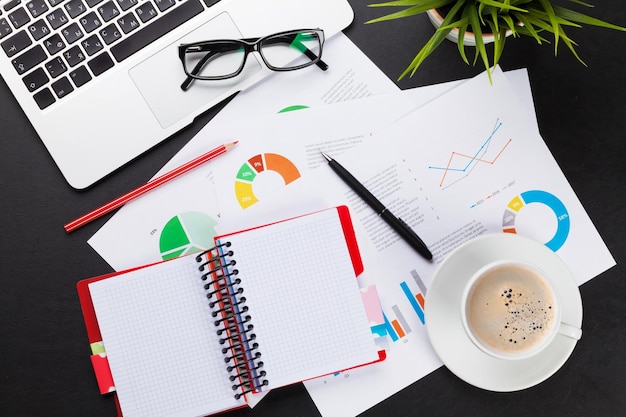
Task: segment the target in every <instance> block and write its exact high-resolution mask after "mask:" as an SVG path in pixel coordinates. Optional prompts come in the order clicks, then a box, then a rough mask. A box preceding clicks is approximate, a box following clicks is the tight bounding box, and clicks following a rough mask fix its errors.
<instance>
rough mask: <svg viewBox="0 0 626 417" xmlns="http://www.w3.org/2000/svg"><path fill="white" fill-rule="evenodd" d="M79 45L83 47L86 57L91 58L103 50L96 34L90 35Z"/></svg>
mask: <svg viewBox="0 0 626 417" xmlns="http://www.w3.org/2000/svg"><path fill="white" fill-rule="evenodd" d="M80 44H81V45H83V48H84V49H85V52H87V55H89V56H92V55H93V54H95V53H96V52H99V51H100V50H101V49H102V48H104V45H102V41H100V38H98V35H96V34H93V35H91V36H90V37H88V38H87V39H85V40H84V41H82V42H81V43H80Z"/></svg>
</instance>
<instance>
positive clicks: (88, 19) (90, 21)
mask: <svg viewBox="0 0 626 417" xmlns="http://www.w3.org/2000/svg"><path fill="white" fill-rule="evenodd" d="M80 24H81V25H83V29H85V32H87V33H89V32H93V31H94V30H96V29H98V28H99V27H100V26H102V22H101V21H100V19H99V18H98V15H97V14H96V12H90V13H88V14H86V15H85V16H83V17H81V18H80Z"/></svg>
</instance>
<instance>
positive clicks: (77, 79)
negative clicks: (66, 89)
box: [69, 65, 91, 88]
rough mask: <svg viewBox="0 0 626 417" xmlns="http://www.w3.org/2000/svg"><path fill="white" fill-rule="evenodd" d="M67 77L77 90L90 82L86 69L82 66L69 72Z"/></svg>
mask: <svg viewBox="0 0 626 417" xmlns="http://www.w3.org/2000/svg"><path fill="white" fill-rule="evenodd" d="M69 75H70V78H71V79H72V81H74V85H75V86H76V87H77V88H78V87H82V86H83V85H85V84H87V83H88V82H89V81H91V75H89V71H87V68H85V66H84V65H81V66H80V67H78V68H76V69H75V70H73V71H72V72H70V74H69Z"/></svg>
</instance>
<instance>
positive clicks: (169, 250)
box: [159, 211, 217, 260]
mask: <svg viewBox="0 0 626 417" xmlns="http://www.w3.org/2000/svg"><path fill="white" fill-rule="evenodd" d="M216 224H217V221H215V220H214V219H213V218H212V217H211V216H208V215H206V214H204V213H200V212H195V211H191V212H186V213H181V214H178V215H176V216H174V217H172V218H171V219H170V220H169V221H168V222H167V223H166V224H165V226H163V230H162V231H161V236H160V238H159V250H160V252H161V258H162V259H164V260H167V259H172V258H176V257H179V256H182V255H188V254H190V253H195V252H200V251H202V250H206V249H208V248H210V247H212V246H213V244H214V242H213V237H214V236H215V234H216V233H215V225H216Z"/></svg>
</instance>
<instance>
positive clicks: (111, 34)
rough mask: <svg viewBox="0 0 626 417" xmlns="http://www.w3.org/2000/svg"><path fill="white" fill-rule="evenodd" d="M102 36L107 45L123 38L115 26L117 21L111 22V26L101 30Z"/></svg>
mask: <svg viewBox="0 0 626 417" xmlns="http://www.w3.org/2000/svg"><path fill="white" fill-rule="evenodd" d="M100 36H102V40H104V43H106V44H107V45H111V44H112V43H113V42H115V41H116V40H118V39H119V38H121V37H122V34H121V33H120V31H119V29H118V28H117V26H115V23H111V24H110V25H109V26H107V27H105V28H104V29H102V30H101V31H100Z"/></svg>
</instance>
